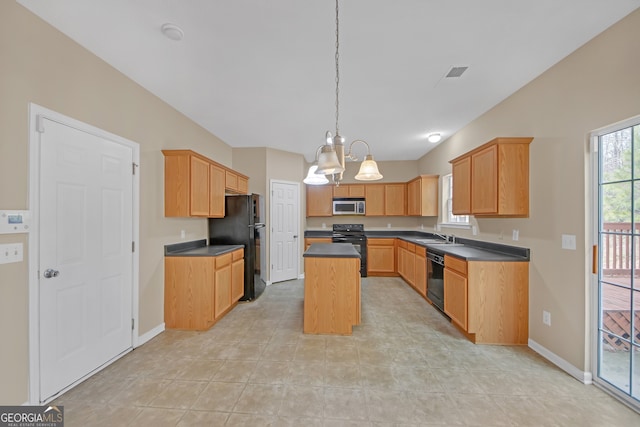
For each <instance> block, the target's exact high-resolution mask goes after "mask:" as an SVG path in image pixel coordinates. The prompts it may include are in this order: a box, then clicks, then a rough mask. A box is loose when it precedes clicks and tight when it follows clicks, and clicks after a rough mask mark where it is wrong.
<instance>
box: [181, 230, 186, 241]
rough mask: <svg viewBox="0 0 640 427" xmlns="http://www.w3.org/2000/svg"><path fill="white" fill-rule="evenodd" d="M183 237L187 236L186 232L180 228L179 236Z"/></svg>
mask: <svg viewBox="0 0 640 427" xmlns="http://www.w3.org/2000/svg"><path fill="white" fill-rule="evenodd" d="M185 237H187V233H186V231H184V230H180V238H181V239H184V238H185Z"/></svg>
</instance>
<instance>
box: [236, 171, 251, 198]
mask: <svg viewBox="0 0 640 427" xmlns="http://www.w3.org/2000/svg"><path fill="white" fill-rule="evenodd" d="M238 193H240V194H248V193H249V180H248V179H247V178H245V177H244V176H240V175H238Z"/></svg>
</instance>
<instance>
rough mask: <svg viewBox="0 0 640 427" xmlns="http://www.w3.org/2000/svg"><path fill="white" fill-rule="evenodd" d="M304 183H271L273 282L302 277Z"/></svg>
mask: <svg viewBox="0 0 640 427" xmlns="http://www.w3.org/2000/svg"><path fill="white" fill-rule="evenodd" d="M299 194H300V185H299V184H298V183H287V182H278V181H272V182H271V254H270V258H271V282H282V281H285V280H292V279H296V278H297V277H298V264H299V253H300V241H299V236H300V225H299V219H300V197H299Z"/></svg>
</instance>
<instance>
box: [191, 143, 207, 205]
mask: <svg viewBox="0 0 640 427" xmlns="http://www.w3.org/2000/svg"><path fill="white" fill-rule="evenodd" d="M190 175H191V177H190V178H191V185H190V193H191V203H190V211H191V215H193V216H209V163H208V162H206V161H205V160H202V159H200V158H198V157H194V156H192V157H191V174H190Z"/></svg>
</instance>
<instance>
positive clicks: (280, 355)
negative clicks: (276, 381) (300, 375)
mask: <svg viewBox="0 0 640 427" xmlns="http://www.w3.org/2000/svg"><path fill="white" fill-rule="evenodd" d="M295 352H296V344H282V343H280V342H273V341H271V342H269V344H267V346H266V347H265V349H264V352H263V353H262V357H261V360H274V361H280V362H288V361H291V360H293V356H294V355H295Z"/></svg>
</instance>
